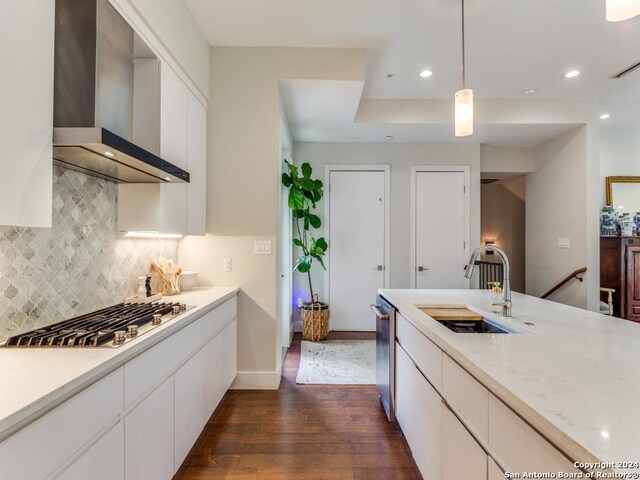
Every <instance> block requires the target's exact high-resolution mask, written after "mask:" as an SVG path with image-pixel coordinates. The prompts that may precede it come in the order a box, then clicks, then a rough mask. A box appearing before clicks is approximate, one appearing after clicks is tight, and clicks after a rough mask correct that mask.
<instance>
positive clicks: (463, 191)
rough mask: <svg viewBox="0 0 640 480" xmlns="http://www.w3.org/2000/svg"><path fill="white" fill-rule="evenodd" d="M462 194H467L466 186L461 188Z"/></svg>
mask: <svg viewBox="0 0 640 480" xmlns="http://www.w3.org/2000/svg"><path fill="white" fill-rule="evenodd" d="M462 193H467V186H466V185H463V186H462Z"/></svg>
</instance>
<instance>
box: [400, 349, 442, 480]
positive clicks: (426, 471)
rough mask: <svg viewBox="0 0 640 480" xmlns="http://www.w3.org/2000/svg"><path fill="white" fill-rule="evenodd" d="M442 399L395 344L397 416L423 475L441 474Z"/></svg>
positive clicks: (431, 477) (436, 478)
mask: <svg viewBox="0 0 640 480" xmlns="http://www.w3.org/2000/svg"><path fill="white" fill-rule="evenodd" d="M441 405H442V400H441V398H440V396H439V395H438V393H437V392H436V391H435V390H434V388H433V387H432V386H431V385H430V384H429V382H427V380H426V379H425V378H424V377H423V376H422V374H421V373H420V371H419V370H418V368H417V367H416V366H415V364H414V363H413V361H412V360H411V358H409V356H408V355H407V354H406V352H405V351H404V350H403V349H402V347H400V345H399V344H398V343H396V418H397V420H398V423H399V424H400V427H401V428H402V431H403V433H404V435H405V438H406V439H407V443H408V444H409V447H411V452H412V453H413V458H414V459H415V461H416V465H418V469H419V470H420V473H421V474H422V476H423V478H428V479H429V480H439V479H440V478H442V477H441V443H442V438H441V436H442V430H441V418H442V417H441V412H442V409H441Z"/></svg>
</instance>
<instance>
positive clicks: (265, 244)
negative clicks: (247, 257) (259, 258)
mask: <svg viewBox="0 0 640 480" xmlns="http://www.w3.org/2000/svg"><path fill="white" fill-rule="evenodd" d="M253 254H254V255H271V240H255V241H254V242H253Z"/></svg>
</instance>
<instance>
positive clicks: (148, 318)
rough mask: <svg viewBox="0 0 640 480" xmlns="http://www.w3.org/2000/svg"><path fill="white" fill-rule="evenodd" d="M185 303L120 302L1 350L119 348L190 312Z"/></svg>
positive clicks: (16, 339) (40, 330) (20, 337)
mask: <svg viewBox="0 0 640 480" xmlns="http://www.w3.org/2000/svg"><path fill="white" fill-rule="evenodd" d="M191 308H193V307H189V306H187V305H185V304H184V303H182V304H180V303H147V304H143V303H120V304H118V305H114V306H112V307H107V308H103V309H102V310H98V311H96V312H92V313H87V314H85V315H80V316H78V317H75V318H70V319H69V320H63V321H61V322H58V323H54V324H52V325H48V326H46V327H42V328H37V329H35V330H31V331H30V332H25V333H21V334H19V335H15V336H13V337H10V338H9V339H8V340H7V341H6V342H5V343H4V345H2V346H3V347H7V348H8V347H16V348H20V347H25V348H29V347H33V348H37V347H61V348H66V347H114V348H115V347H120V346H122V345H124V344H125V343H127V342H129V341H131V340H134V339H135V338H137V337H139V336H140V335H143V334H144V333H146V332H148V331H149V330H152V329H154V328H156V327H159V326H160V325H162V324H164V323H166V322H168V321H170V320H173V319H174V318H176V317H178V316H179V315H181V314H182V313H184V312H185V311H187V310H189V309H191Z"/></svg>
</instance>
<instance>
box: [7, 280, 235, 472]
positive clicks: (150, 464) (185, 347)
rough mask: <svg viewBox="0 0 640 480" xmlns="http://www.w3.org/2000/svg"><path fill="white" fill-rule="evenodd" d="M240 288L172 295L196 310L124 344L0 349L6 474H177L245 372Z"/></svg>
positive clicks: (219, 288) (164, 299)
mask: <svg viewBox="0 0 640 480" xmlns="http://www.w3.org/2000/svg"><path fill="white" fill-rule="evenodd" d="M237 293H238V289H237V288H235V287H211V288H198V289H195V290H193V291H191V292H185V293H183V294H180V295H176V296H171V297H165V298H163V301H170V302H180V303H186V304H187V305H189V306H193V307H194V308H192V309H190V310H188V311H186V312H184V313H182V314H181V315H180V316H178V317H176V318H175V319H171V320H169V321H167V322H166V323H163V324H162V325H160V326H158V327H157V328H154V329H152V330H150V331H148V332H147V333H145V334H143V335H141V336H140V337H139V338H136V339H134V340H131V341H130V342H127V343H125V344H124V345H122V346H120V347H118V348H110V347H89V348H69V347H67V348H65V347H50V348H0V382H1V384H2V394H0V465H2V468H3V474H2V475H7V477H6V478H25V479H39V478H52V477H53V478H57V477H58V476H61V477H63V478H77V479H84V478H90V477H91V478H96V479H97V478H104V479H105V480H106V479H109V480H113V479H117V478H125V476H126V477H127V478H154V479H162V478H171V477H172V476H173V474H174V473H175V471H176V469H177V468H178V467H179V466H180V464H181V463H182V460H183V459H184V457H185V456H186V454H187V453H188V451H189V449H190V448H191V445H193V442H195V439H196V438H197V436H198V435H199V433H200V431H201V430H202V427H203V426H204V424H205V423H206V421H207V419H208V418H209V416H210V415H211V413H212V412H213V410H214V409H215V407H216V406H217V404H218V402H219V401H220V399H221V398H222V396H223V395H224V392H225V391H226V390H227V388H228V387H229V386H230V384H231V382H232V381H233V379H234V378H235V376H236V345H237V330H236V328H237V322H236V308H237V307H236V295H237ZM125 458H126V461H125ZM0 476H1V475H0ZM3 478H4V477H3Z"/></svg>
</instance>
